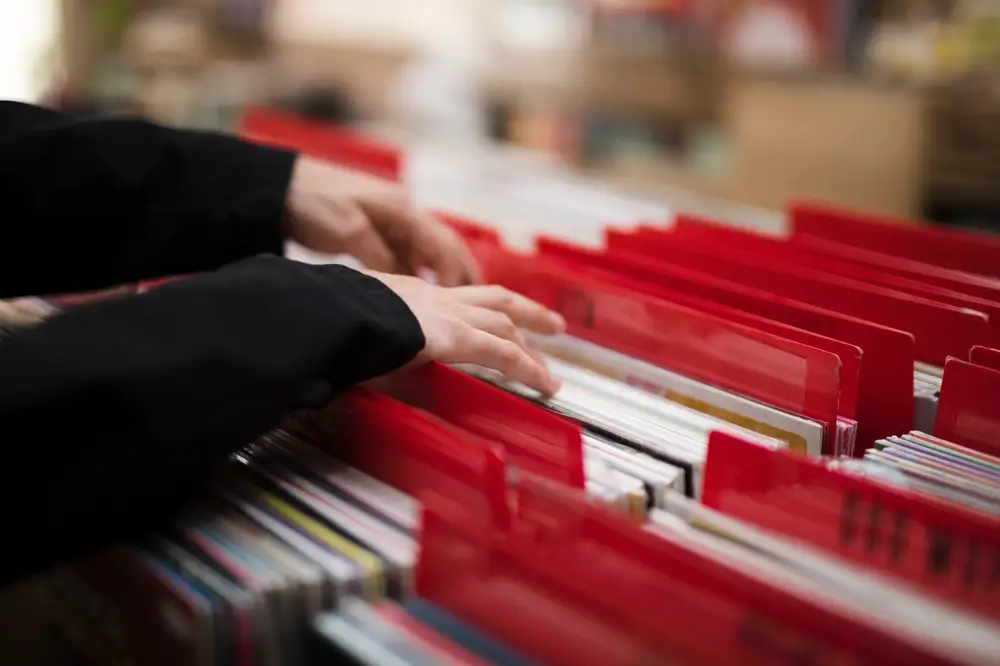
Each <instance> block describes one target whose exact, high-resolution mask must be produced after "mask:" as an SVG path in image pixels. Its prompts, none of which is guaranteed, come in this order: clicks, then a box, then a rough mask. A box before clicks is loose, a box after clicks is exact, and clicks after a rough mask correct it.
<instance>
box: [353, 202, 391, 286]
mask: <svg viewBox="0 0 1000 666" xmlns="http://www.w3.org/2000/svg"><path fill="white" fill-rule="evenodd" d="M357 215H358V219H357V220H355V221H352V223H351V230H350V232H349V233H348V234H346V238H345V241H344V245H345V247H344V251H345V252H347V253H348V254H350V255H352V256H353V257H354V258H355V259H357V260H358V261H360V262H361V263H362V264H364V265H365V266H367V267H368V268H370V269H372V270H376V271H381V272H383V273H398V272H399V261H398V260H397V258H396V255H395V254H394V253H393V252H392V250H390V249H389V246H388V245H386V243H385V241H384V240H382V236H381V235H380V234H379V233H378V231H377V230H376V229H375V227H373V226H372V225H371V223H370V222H369V221H368V218H367V217H365V215H364V214H363V213H362V212H361V211H358V213H357Z"/></svg>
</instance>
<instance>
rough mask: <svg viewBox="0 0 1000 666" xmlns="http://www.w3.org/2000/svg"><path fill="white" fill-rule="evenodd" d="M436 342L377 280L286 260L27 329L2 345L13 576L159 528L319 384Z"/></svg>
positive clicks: (0, 386)
mask: <svg viewBox="0 0 1000 666" xmlns="http://www.w3.org/2000/svg"><path fill="white" fill-rule="evenodd" d="M424 344H425V340H424V337H423V333H422V331H421V329H420V325H419V323H418V322H417V320H416V318H415V317H414V316H413V314H412V313H411V312H410V310H409V309H408V308H407V306H406V305H405V304H404V303H403V302H402V301H401V300H400V299H399V298H398V297H397V296H396V295H395V294H394V293H393V292H392V291H390V290H389V289H388V288H386V287H385V286H384V285H382V283H380V282H378V281H377V280H375V279H374V278H370V277H368V276H366V275H363V274H362V273H359V272H357V271H353V270H351V269H348V268H345V267H342V266H308V265H306V264H300V263H297V262H294V261H291V260H288V259H284V258H279V257H273V256H265V257H258V258H254V259H249V260H246V261H243V262H240V263H238V264H235V265H232V266H230V267H227V268H225V269H223V270H221V271H218V272H216V273H213V274H208V275H204V276H197V277H191V278H186V279H182V280H179V281H177V282H176V283H172V284H170V285H167V286H164V287H161V288H159V289H156V290H153V291H150V292H148V293H146V294H142V295H139V296H134V297H130V298H124V299H120V300H115V301H108V302H103V303H100V304H96V305H92V306H88V307H84V308H81V309H79V310H74V311H68V312H65V313H63V314H59V315H57V316H56V317H55V318H53V319H52V320H50V321H48V322H46V323H44V324H41V325H39V326H37V327H35V328H31V329H28V330H25V331H23V332H20V333H17V334H15V335H14V336H12V337H11V338H9V339H7V340H5V341H4V342H2V343H0V443H2V446H3V459H2V462H3V477H4V480H3V483H2V484H0V499H2V502H0V506H2V512H3V516H4V520H3V543H4V546H3V548H0V583H3V582H9V581H11V580H12V579H15V578H17V577H20V576H24V575H27V574H29V573H31V572H34V571H38V570H40V569H42V568H44V567H46V566H48V565H51V564H54V563H58V562H60V561H63V560H66V559H67V558H71V557H74V556H77V555H79V554H82V553H84V552H86V551H87V550H89V549H91V548H93V547H95V546H98V545H103V544H105V543H107V542H108V541H110V540H114V539H118V538H123V537H128V536H131V535H132V534H134V533H135V531H136V530H141V529H143V528H147V527H148V526H149V525H150V524H151V521H155V520H156V519H157V518H161V517H163V516H164V515H165V514H166V513H167V512H169V511H172V510H175V509H177V508H178V506H179V505H180V503H182V502H183V501H184V500H186V499H190V497H191V496H192V494H193V493H194V492H196V491H197V489H198V487H199V484H201V483H203V482H204V480H205V478H206V476H207V475H208V474H209V473H210V472H211V470H212V468H213V466H214V465H215V464H216V463H218V462H219V461H220V460H222V459H224V457H225V456H226V455H227V454H229V453H231V452H232V451H234V450H237V449H238V448H240V447H241V446H243V445H245V444H247V443H249V442H251V441H252V440H253V439H255V438H256V437H257V436H259V435H260V434H262V433H263V432H266V431H267V430H269V429H270V428H273V427H275V426H276V425H278V424H279V423H280V421H281V418H282V416H283V415H284V414H286V413H287V412H288V411H289V410H290V409H292V408H295V407H296V406H298V405H296V402H297V400H298V399H299V398H300V397H301V396H302V395H303V393H304V392H305V391H306V390H307V389H308V387H309V386H312V385H314V384H315V383H316V382H321V381H326V382H329V384H330V388H331V389H332V391H333V392H339V391H341V390H343V389H344V388H345V387H347V386H349V385H351V384H354V383H357V382H361V381H364V380H367V379H370V378H372V377H374V376H378V375H381V374H384V373H386V372H389V371H392V370H394V369H396V368H398V367H400V366H402V365H404V364H405V363H406V362H408V361H409V360H411V359H412V358H413V357H415V356H416V354H417V353H418V352H419V351H420V350H421V349H422V348H423V346H424Z"/></svg>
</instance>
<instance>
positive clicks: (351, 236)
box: [287, 157, 481, 287]
mask: <svg viewBox="0 0 1000 666" xmlns="http://www.w3.org/2000/svg"><path fill="white" fill-rule="evenodd" d="M287 213H288V218H289V220H288V224H289V233H290V235H291V237H292V238H293V239H295V240H296V241H298V242H299V243H301V244H303V245H305V246H306V247H308V248H310V249H312V250H315V251H316V252H323V253H326V254H339V253H346V254H350V255H352V256H354V257H355V258H357V259H358V260H359V261H360V262H361V263H363V264H364V265H365V266H367V267H368V268H371V269H373V270H376V271H380V272H383V273H404V274H409V275H416V274H417V273H418V271H419V270H420V269H424V268H427V269H430V270H432V271H434V272H435V273H436V274H437V281H438V283H439V284H441V285H442V286H445V287H456V286H461V285H466V284H478V283H479V282H480V281H481V280H480V276H479V270H478V268H477V267H476V263H475V261H474V260H473V258H472V255H471V254H470V252H469V250H468V248H467V247H466V246H465V243H464V242H462V239H461V238H460V237H459V236H458V234H456V233H455V232H454V231H453V230H452V229H451V228H450V227H448V226H447V225H446V224H445V223H444V222H441V221H440V220H438V219H436V218H435V217H433V216H431V215H428V214H425V213H421V212H420V211H418V210H417V209H416V207H415V206H414V205H413V204H412V202H411V201H410V200H409V198H408V197H407V195H406V191H405V190H403V188H401V187H399V186H398V185H396V184H394V183H391V182H388V181H383V180H380V179H378V178H373V177H371V176H367V175H365V174H362V173H358V172H355V171H349V170H347V169H342V168H340V167H336V166H333V165H331V164H326V163H324V162H319V161H316V160H312V159H310V158H308V157H300V158H299V159H298V162H297V163H296V165H295V171H294V173H293V175H292V182H291V185H290V187H289V193H288V201H287Z"/></svg>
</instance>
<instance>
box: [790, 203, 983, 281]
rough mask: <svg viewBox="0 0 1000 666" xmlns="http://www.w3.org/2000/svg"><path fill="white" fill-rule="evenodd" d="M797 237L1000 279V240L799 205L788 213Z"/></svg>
mask: <svg viewBox="0 0 1000 666" xmlns="http://www.w3.org/2000/svg"><path fill="white" fill-rule="evenodd" d="M789 217H790V219H791V223H792V229H793V232H794V234H795V235H804V236H815V237H819V238H825V239H827V240H832V241H836V242H838V243H846V244H847V245H853V246H856V247H862V248H866V249H869V250H876V251H879V252H891V253H893V254H895V255H897V256H900V257H905V258H907V259H912V260H915V261H922V262H926V263H928V264H933V265H935V266H941V267H943V268H951V269H954V270H959V271H965V272H968V273H975V274H979V275H988V276H991V277H1000V240H997V239H995V238H991V237H989V236H986V235H985V234H978V233H972V232H963V231H958V230H954V229H941V228H938V227H930V226H928V225H927V224H926V223H920V222H915V221H912V220H902V219H898V218H892V217H889V216H885V215H877V214H872V213H863V212H859V211H852V210H846V209H842V208H837V207H835V206H830V205H826V204H821V203H811V202H802V203H796V204H793V205H792V206H790V208H789Z"/></svg>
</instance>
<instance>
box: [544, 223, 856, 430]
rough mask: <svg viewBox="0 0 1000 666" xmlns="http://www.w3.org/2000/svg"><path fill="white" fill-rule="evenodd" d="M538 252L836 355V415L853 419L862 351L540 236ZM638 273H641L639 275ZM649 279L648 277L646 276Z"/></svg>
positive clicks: (601, 277) (613, 281) (626, 285)
mask: <svg viewBox="0 0 1000 666" xmlns="http://www.w3.org/2000/svg"><path fill="white" fill-rule="evenodd" d="M536 245H537V247H538V252H539V254H541V255H542V256H543V257H545V258H546V259H549V260H551V261H555V262H558V263H562V264H565V265H566V266H567V267H569V268H571V269H572V270H576V271H583V272H585V273H587V274H588V275H589V276H591V277H593V278H594V279H596V280H600V281H603V282H608V283H609V284H614V285H617V286H620V287H623V288H625V289H630V290H632V291H637V292H640V293H643V294H648V295H650V296H655V297H657V298H662V299H663V300H667V301H671V302H673V303H677V304H679V305H683V306H685V307H689V308H693V309H695V310H698V311H700V312H705V313H706V314H710V315H713V316H716V317H719V318H721V319H725V320H727V321H731V322H733V323H734V324H741V325H743V326H750V327H751V328H756V329H758V330H761V331H764V332H766V333H772V334H774V335H777V336H779V337H782V338H785V339H786V340H792V341H794V342H800V343H802V344H804V345H808V346H810V347H815V348H816V349H822V350H823V351H828V352H830V353H831V354H836V356H837V358H839V359H840V363H841V367H840V373H839V376H840V400H839V401H838V403H837V415H838V416H843V417H846V418H850V419H853V418H854V417H855V408H856V406H857V397H858V381H859V375H860V371H861V348H860V347H857V346H856V345H851V344H848V343H846V342H843V341H841V340H835V339H833V338H830V337H826V336H823V335H819V334H817V333H813V332H812V331H807V330H805V329H802V328H797V327H795V326H790V325H789V324H785V323H782V322H780V321H776V320H774V319H768V318H766V317H762V316H760V315H757V314H753V313H752V312H749V311H747V310H740V309H737V308H734V307H730V306H728V305H723V304H721V303H719V302H717V301H714V300H707V299H705V298H700V297H697V296H692V295H690V294H687V293H682V292H680V291H675V290H674V289H671V288H667V287H664V286H660V284H658V283H657V281H655V280H648V281H644V280H643V279H642V276H640V275H636V276H634V277H633V276H631V275H630V274H631V273H632V271H631V270H629V269H630V266H620V265H618V262H617V261H616V260H615V259H614V258H613V257H608V256H606V255H604V254H602V253H600V252H595V251H593V250H588V249H586V248H583V247H579V246H576V245H571V244H569V243H565V242H563V241H560V240H555V239H552V238H546V237H541V238H538V239H537V240H536ZM640 273H641V272H640ZM647 277H648V276H647Z"/></svg>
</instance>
